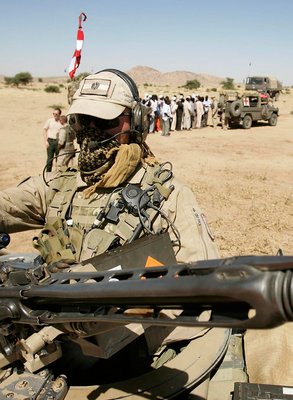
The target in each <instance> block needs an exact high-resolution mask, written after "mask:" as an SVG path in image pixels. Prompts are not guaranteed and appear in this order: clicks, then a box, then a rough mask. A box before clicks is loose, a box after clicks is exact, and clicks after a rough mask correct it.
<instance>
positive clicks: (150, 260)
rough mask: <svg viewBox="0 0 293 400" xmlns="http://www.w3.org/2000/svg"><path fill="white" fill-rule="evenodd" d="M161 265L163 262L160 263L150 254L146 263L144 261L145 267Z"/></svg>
mask: <svg viewBox="0 0 293 400" xmlns="http://www.w3.org/2000/svg"><path fill="white" fill-rule="evenodd" d="M162 265H164V264H162V263H161V262H160V261H158V260H156V259H155V258H153V257H151V256H148V258H147V260H146V263H145V268H148V267H161V266H162Z"/></svg>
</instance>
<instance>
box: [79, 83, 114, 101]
mask: <svg viewBox="0 0 293 400" xmlns="http://www.w3.org/2000/svg"><path fill="white" fill-rule="evenodd" d="M110 85H111V80H108V79H85V81H84V84H83V86H82V88H81V91H80V94H81V95H83V94H86V95H88V94H90V95H96V96H105V97H108V93H109V89H110Z"/></svg>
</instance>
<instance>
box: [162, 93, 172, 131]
mask: <svg viewBox="0 0 293 400" xmlns="http://www.w3.org/2000/svg"><path fill="white" fill-rule="evenodd" d="M161 118H162V125H163V126H162V136H170V119H171V107H170V99H169V97H168V96H166V97H164V98H163V103H162V106H161Z"/></svg>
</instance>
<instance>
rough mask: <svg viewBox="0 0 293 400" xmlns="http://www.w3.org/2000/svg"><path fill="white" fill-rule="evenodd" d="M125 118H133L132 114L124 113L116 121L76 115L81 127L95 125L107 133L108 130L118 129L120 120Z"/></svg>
mask: <svg viewBox="0 0 293 400" xmlns="http://www.w3.org/2000/svg"><path fill="white" fill-rule="evenodd" d="M123 116H131V113H129V112H123V113H122V114H120V115H119V116H118V117H116V118H114V119H102V118H96V117H92V116H91V115H85V114H76V115H75V118H76V120H77V122H78V124H79V125H81V126H85V127H87V126H89V125H90V124H91V123H93V124H94V126H95V127H97V128H100V129H102V130H104V131H106V130H108V129H114V128H117V127H118V126H119V125H120V118H121V117H123Z"/></svg>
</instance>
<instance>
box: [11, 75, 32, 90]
mask: <svg viewBox="0 0 293 400" xmlns="http://www.w3.org/2000/svg"><path fill="white" fill-rule="evenodd" d="M4 81H5V83H6V84H7V85H14V86H16V87H19V85H24V86H26V85H28V84H29V83H31V82H32V81H33V77H32V76H31V74H30V73H29V72H19V73H18V74H16V75H14V76H13V77H4Z"/></svg>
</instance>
